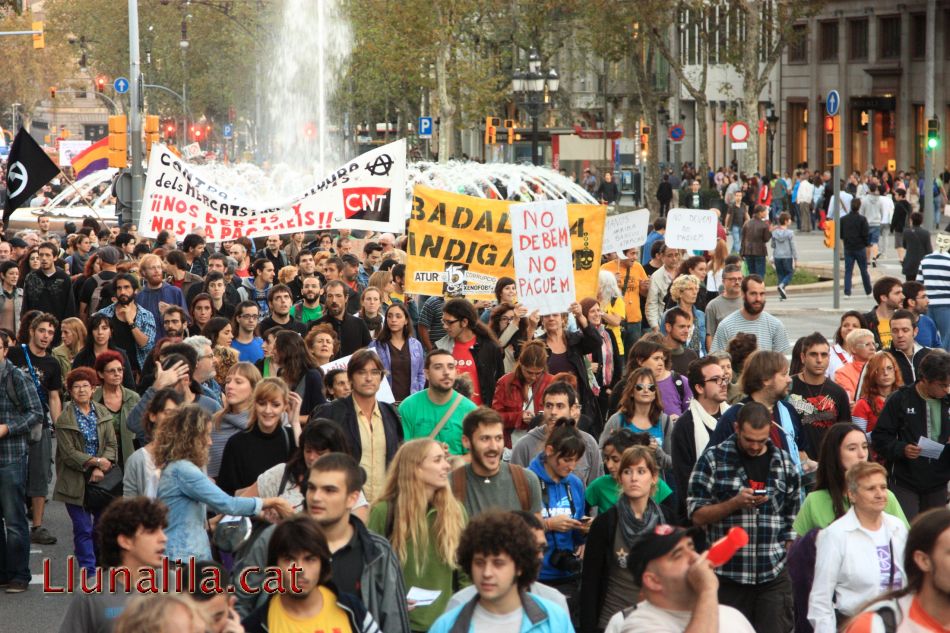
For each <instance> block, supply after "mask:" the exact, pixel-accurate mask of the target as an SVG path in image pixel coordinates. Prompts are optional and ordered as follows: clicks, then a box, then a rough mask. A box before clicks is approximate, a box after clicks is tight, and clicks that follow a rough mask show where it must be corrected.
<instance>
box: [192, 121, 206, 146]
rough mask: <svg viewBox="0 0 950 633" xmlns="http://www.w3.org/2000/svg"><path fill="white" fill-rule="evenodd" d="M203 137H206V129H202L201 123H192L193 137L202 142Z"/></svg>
mask: <svg viewBox="0 0 950 633" xmlns="http://www.w3.org/2000/svg"><path fill="white" fill-rule="evenodd" d="M203 137H204V130H203V129H201V126H200V125H192V126H191V138H193V139H195V140H196V141H198V142H199V143H200V142H201V139H202V138H203Z"/></svg>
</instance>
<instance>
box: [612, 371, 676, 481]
mask: <svg viewBox="0 0 950 633" xmlns="http://www.w3.org/2000/svg"><path fill="white" fill-rule="evenodd" d="M671 426H672V424H671V422H670V416H668V415H667V414H665V413H663V403H662V401H661V399H660V393H659V391H658V390H657V388H656V379H655V378H654V377H653V371H652V370H650V369H649V368H647V367H640V368H638V369H634V370H633V371H632V372H630V377H629V378H627V385H626V387H624V390H623V395H622V396H621V397H620V411H617V413H615V414H613V415H612V416H610V419H609V420H607V425H606V426H604V431H603V433H601V434H600V448H603V446H604V443H605V442H606V441H607V438H608V437H610V436H611V435H613V434H614V432H615V431H617V430H618V429H630V430H631V431H633V432H634V433H646V434H647V435H649V436H650V448H651V449H652V450H653V451H654V453H655V455H656V461H657V463H658V464H659V465H660V468H661V469H663V470H665V469H667V468H669V467H670V466H672V465H673V462H672V460H671V459H670V455H669V453H668V452H667V451H668V449H669V443H668V441H667V440H668V438H669V433H670V427H671Z"/></svg>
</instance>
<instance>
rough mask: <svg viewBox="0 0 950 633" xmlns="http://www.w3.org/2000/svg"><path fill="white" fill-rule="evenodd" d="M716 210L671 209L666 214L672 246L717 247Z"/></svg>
mask: <svg viewBox="0 0 950 633" xmlns="http://www.w3.org/2000/svg"><path fill="white" fill-rule="evenodd" d="M718 223H719V220H718V219H716V212H715V211H710V210H708V209H670V212H669V214H667V216H666V235H665V236H664V237H663V239H664V241H665V242H666V245H667V246H669V247H670V248H682V249H686V250H688V251H711V250H714V249H715V248H716V224H718Z"/></svg>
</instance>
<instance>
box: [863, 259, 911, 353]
mask: <svg viewBox="0 0 950 633" xmlns="http://www.w3.org/2000/svg"><path fill="white" fill-rule="evenodd" d="M871 294H872V295H873V296H874V301H875V302H877V307H875V308H874V309H873V310H871V311H870V312H868V313H867V314H865V315H864V320H865V321H867V323H868V329H869V330H871V331H872V332H873V333H874V342H875V343H877V346H878V349H886V348H888V347H890V345H891V317H892V316H894V312H895V311H896V310H899V309H900V307H901V302H903V301H904V285H903V284H902V283H901V281H900V279H897V278H896V277H881V278H880V279H878V280H877V281H875V282H874V286H873V287H872V288H871Z"/></svg>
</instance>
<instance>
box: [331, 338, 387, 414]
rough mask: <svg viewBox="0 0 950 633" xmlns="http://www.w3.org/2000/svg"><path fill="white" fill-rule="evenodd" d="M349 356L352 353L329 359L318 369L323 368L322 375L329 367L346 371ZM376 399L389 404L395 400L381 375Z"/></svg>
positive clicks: (351, 356)
mask: <svg viewBox="0 0 950 633" xmlns="http://www.w3.org/2000/svg"><path fill="white" fill-rule="evenodd" d="M370 351H372V350H370ZM351 358H353V355H352V354H350V355H349V356H344V357H343V358H338V359H336V360H331V361H330V362H329V363H327V364H326V365H321V366H320V369H322V370H323V375H324V376H326V375H327V372H328V371H330V370H331V369H342V370H343V371H346V366H347V365H349V364H350V359H351ZM376 399H377V400H378V401H380V402H388V403H389V404H392V403H394V402H395V401H396V396H394V395H393V388H392V386H391V385H390V384H389V380H387V379H386V377H385V376H383V379H382V381H380V383H379V391H377V392H376Z"/></svg>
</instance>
